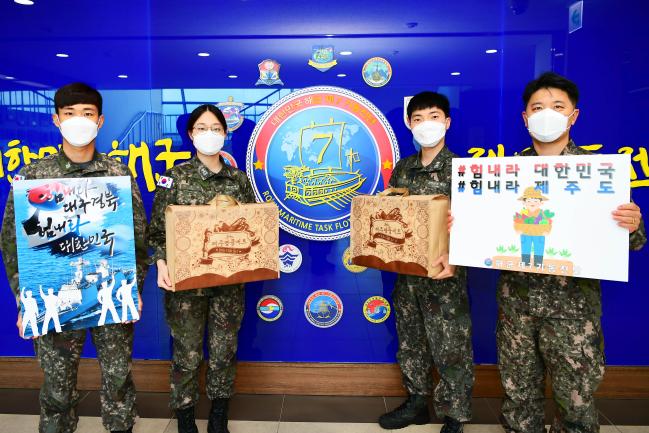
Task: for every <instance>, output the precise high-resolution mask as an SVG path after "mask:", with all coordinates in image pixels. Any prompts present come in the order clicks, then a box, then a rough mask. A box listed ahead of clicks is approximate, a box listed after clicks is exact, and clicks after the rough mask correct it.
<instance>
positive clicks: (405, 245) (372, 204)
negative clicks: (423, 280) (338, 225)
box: [350, 189, 449, 277]
mask: <svg viewBox="0 0 649 433" xmlns="http://www.w3.org/2000/svg"><path fill="white" fill-rule="evenodd" d="M393 192H399V193H402V194H403V195H401V196H388V195H387V194H390V193H393ZM448 208H449V200H448V197H446V196H444V195H416V196H408V195H407V190H402V189H388V190H386V191H384V192H383V193H380V194H379V195H376V196H369V195H364V196H363V195H362V196H357V197H354V199H353V200H352V211H351V247H350V248H351V255H352V263H353V264H354V265H359V266H366V267H369V268H375V269H381V270H384V271H392V272H398V273H400V274H409V275H419V276H422V277H434V276H435V275H437V274H438V273H440V272H441V271H442V266H441V265H437V266H433V265H432V264H433V263H434V262H435V261H436V260H437V259H438V258H439V256H441V255H442V254H445V253H447V252H448V240H449V237H448V228H447V221H448Z"/></svg>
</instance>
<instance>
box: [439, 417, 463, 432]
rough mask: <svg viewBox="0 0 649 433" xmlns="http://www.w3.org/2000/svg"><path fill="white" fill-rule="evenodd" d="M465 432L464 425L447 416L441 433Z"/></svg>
mask: <svg viewBox="0 0 649 433" xmlns="http://www.w3.org/2000/svg"><path fill="white" fill-rule="evenodd" d="M463 431H464V424H462V423H461V422H460V421H458V420H456V419H454V418H451V417H450V416H445V417H444V425H443V426H442V429H441V430H440V431H439V433H462V432H463Z"/></svg>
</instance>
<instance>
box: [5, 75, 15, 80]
mask: <svg viewBox="0 0 649 433" xmlns="http://www.w3.org/2000/svg"><path fill="white" fill-rule="evenodd" d="M15 79H16V77H10V76H9V75H5V80H15Z"/></svg>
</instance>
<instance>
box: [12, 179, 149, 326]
mask: <svg viewBox="0 0 649 433" xmlns="http://www.w3.org/2000/svg"><path fill="white" fill-rule="evenodd" d="M13 189H14V203H15V217H16V247H17V253H18V271H19V284H20V301H21V302H20V305H21V314H22V324H23V332H24V336H25V337H37V336H40V335H44V334H47V333H49V332H61V331H67V330H71V329H82V328H91V327H95V326H103V325H108V324H111V323H121V322H127V321H132V320H138V319H139V312H138V303H139V300H138V287H137V278H136V270H135V238H134V235H133V211H132V201H131V199H132V197H131V179H130V177H128V176H117V177H89V178H74V179H67V178H66V179H32V180H19V181H14V184H13Z"/></svg>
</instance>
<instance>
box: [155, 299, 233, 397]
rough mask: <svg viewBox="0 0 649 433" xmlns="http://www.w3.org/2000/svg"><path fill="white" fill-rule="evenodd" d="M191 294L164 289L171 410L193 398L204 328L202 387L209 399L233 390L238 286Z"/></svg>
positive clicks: (196, 389)
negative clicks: (205, 361) (205, 356)
mask: <svg viewBox="0 0 649 433" xmlns="http://www.w3.org/2000/svg"><path fill="white" fill-rule="evenodd" d="M204 293H205V295H204V296H197V295H196V294H194V293H183V292H179V293H170V292H167V293H166V294H165V311H166V316H167V323H168V324H169V327H170V328H171V335H172V336H173V360H172V363H171V402H170V406H171V408H172V409H185V408H187V407H191V406H194V405H196V403H198V397H199V396H198V393H199V391H198V373H199V370H200V366H201V362H202V360H203V338H204V335H205V328H206V327H207V334H208V337H207V346H208V353H209V361H208V364H207V381H206V391H207V396H208V398H209V399H210V400H214V399H216V398H229V397H231V396H232V394H233V388H234V376H235V373H236V354H237V334H238V333H239V328H240V327H241V320H242V319H243V307H244V298H243V293H244V292H243V286H227V287H221V288H214V289H209V290H205V291H204Z"/></svg>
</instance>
